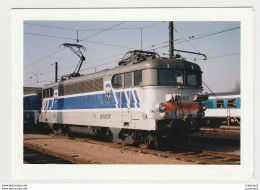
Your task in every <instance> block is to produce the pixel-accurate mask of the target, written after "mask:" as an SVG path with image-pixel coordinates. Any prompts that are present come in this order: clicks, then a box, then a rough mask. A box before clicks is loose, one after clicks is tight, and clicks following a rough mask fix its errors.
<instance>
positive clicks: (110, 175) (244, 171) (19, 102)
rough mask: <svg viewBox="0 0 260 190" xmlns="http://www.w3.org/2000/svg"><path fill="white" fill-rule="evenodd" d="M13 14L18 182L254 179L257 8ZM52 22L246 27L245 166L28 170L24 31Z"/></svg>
mask: <svg viewBox="0 0 260 190" xmlns="http://www.w3.org/2000/svg"><path fill="white" fill-rule="evenodd" d="M11 13H12V21H11V26H12V29H11V65H12V67H11V72H12V74H11V90H12V93H11V100H12V102H11V110H12V113H11V118H12V121H11V122H12V134H11V136H12V142H11V148H12V151H11V153H12V156H11V158H12V162H11V163H12V170H11V171H12V178H13V179H36V180H37V179H61V180H64V179H71V180H75V179H79V180H84V179H94V180H95V179H159V180H161V179H164V180H196V179H200V180H201V179H205V180H206V179H207V180H229V179H230V180H236V179H253V177H254V176H253V174H254V111H253V110H254V104H253V103H254V102H253V101H254V64H253V63H254V59H253V57H254V48H253V29H254V28H253V27H254V19H253V18H254V14H253V9H252V8H133V9H131V8H117V9H112V8H110V9H13V10H12V11H11ZM47 20H48V21H239V22H240V26H241V53H240V55H241V97H242V98H241V105H242V106H241V107H242V109H241V115H242V116H241V125H242V126H245V127H242V128H241V164H240V165H221V166H219V165H30V164H23V99H22V97H23V80H22V79H23V60H24V59H23V47H24V44H23V38H24V34H23V31H24V30H23V27H24V21H47ZM35 171H37V172H35ZM39 171H40V172H39Z"/></svg>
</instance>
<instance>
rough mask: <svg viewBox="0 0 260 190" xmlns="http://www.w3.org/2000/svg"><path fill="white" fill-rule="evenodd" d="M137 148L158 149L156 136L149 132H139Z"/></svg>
mask: <svg viewBox="0 0 260 190" xmlns="http://www.w3.org/2000/svg"><path fill="white" fill-rule="evenodd" d="M138 146H139V147H140V148H155V149H156V148H158V139H157V135H155V134H153V133H151V132H139V134H138Z"/></svg>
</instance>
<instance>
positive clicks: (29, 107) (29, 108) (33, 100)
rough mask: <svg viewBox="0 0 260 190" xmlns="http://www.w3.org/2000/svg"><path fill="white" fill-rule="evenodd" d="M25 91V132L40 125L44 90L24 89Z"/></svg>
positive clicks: (36, 88)
mask: <svg viewBox="0 0 260 190" xmlns="http://www.w3.org/2000/svg"><path fill="white" fill-rule="evenodd" d="M23 90H24V96H23V110H24V113H23V118H24V130H28V128H29V127H30V126H32V125H37V124H38V123H39V116H40V113H41V107H42V88H38V87H24V89H23Z"/></svg>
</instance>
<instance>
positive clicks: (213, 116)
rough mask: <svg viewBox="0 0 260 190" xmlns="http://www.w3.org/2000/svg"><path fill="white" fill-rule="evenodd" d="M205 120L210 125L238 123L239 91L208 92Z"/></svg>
mask: <svg viewBox="0 0 260 190" xmlns="http://www.w3.org/2000/svg"><path fill="white" fill-rule="evenodd" d="M205 105H206V107H207V110H206V112H205V120H206V121H207V124H208V125H209V126H211V127H219V126H220V125H240V106H241V105H240V92H222V93H214V94H209V99H208V100H207V101H205Z"/></svg>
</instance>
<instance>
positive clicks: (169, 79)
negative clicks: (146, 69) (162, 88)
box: [158, 69, 184, 85]
mask: <svg viewBox="0 0 260 190" xmlns="http://www.w3.org/2000/svg"><path fill="white" fill-rule="evenodd" d="M183 77H184V74H183V71H182V70H171V69H159V81H158V82H159V84H160V85H183V84H184V83H183Z"/></svg>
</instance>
